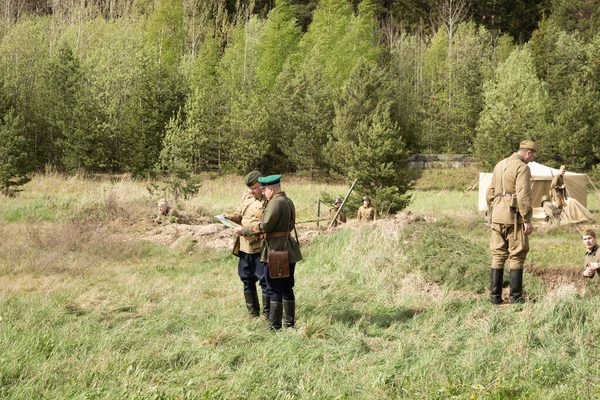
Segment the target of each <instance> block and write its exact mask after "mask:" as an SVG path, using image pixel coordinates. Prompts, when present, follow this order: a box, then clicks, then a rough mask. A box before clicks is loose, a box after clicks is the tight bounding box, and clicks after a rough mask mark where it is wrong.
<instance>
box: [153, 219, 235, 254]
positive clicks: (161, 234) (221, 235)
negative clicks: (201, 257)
mask: <svg viewBox="0 0 600 400" xmlns="http://www.w3.org/2000/svg"><path fill="white" fill-rule="evenodd" d="M233 235H234V234H233V232H232V230H231V229H229V228H227V227H226V226H224V225H222V224H207V225H186V224H163V225H159V226H157V227H155V228H153V229H151V230H150V231H148V232H146V233H144V235H142V239H144V240H148V241H150V242H153V243H159V244H164V245H169V246H171V247H177V246H179V245H181V243H184V242H187V241H192V242H193V243H195V244H197V245H201V246H205V247H210V248H212V249H230V248H231V247H232V245H233V241H234V236H233Z"/></svg>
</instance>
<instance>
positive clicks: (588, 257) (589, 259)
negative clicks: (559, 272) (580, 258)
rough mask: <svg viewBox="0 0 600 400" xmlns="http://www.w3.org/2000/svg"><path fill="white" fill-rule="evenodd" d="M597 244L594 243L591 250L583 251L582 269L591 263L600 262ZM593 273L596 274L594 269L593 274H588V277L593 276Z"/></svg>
mask: <svg viewBox="0 0 600 400" xmlns="http://www.w3.org/2000/svg"><path fill="white" fill-rule="evenodd" d="M598 247H599V246H598V245H597V244H596V245H595V246H594V247H593V248H592V250H588V251H586V252H585V259H584V266H583V268H584V269H587V268H588V267H591V264H592V263H599V264H600V254H597V253H598V252H597V250H598ZM594 275H596V271H594V274H593V275H592V276H590V277H589V278H593V277H594Z"/></svg>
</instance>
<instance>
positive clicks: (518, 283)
mask: <svg viewBox="0 0 600 400" xmlns="http://www.w3.org/2000/svg"><path fill="white" fill-rule="evenodd" d="M510 303H511V304H515V303H525V299H524V298H523V270H522V269H511V270H510Z"/></svg>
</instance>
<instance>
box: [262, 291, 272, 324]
mask: <svg viewBox="0 0 600 400" xmlns="http://www.w3.org/2000/svg"><path fill="white" fill-rule="evenodd" d="M262 301H263V315H264V316H265V319H266V320H267V321H268V320H269V314H270V311H271V298H270V297H269V295H268V294H264V293H263V295H262Z"/></svg>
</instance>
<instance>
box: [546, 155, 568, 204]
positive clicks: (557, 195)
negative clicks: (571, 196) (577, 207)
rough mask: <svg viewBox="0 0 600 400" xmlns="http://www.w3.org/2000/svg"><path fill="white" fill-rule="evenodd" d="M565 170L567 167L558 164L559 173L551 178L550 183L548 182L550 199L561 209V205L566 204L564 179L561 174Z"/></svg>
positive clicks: (563, 173)
mask: <svg viewBox="0 0 600 400" xmlns="http://www.w3.org/2000/svg"><path fill="white" fill-rule="evenodd" d="M565 172H567V167H566V166H564V165H561V166H560V173H559V174H558V175H555V176H554V177H553V178H552V183H550V195H551V196H552V201H553V202H554V204H555V205H556V207H557V208H558V209H559V210H561V211H562V209H563V207H566V206H567V203H566V201H565V200H566V199H567V189H566V186H565V180H564V178H563V176H564V175H565Z"/></svg>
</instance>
